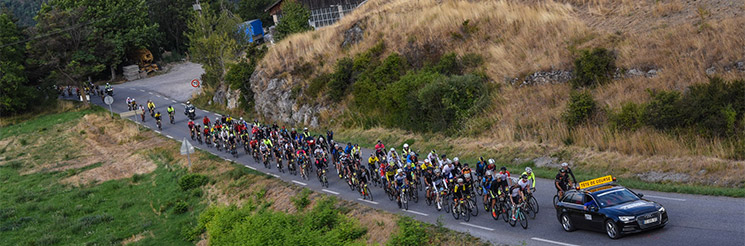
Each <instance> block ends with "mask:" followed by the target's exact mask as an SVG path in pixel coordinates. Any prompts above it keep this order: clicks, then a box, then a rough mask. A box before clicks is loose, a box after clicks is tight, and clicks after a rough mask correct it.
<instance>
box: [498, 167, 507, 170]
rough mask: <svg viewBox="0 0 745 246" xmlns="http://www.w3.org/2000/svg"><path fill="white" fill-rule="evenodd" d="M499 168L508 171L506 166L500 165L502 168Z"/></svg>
mask: <svg viewBox="0 0 745 246" xmlns="http://www.w3.org/2000/svg"><path fill="white" fill-rule="evenodd" d="M499 170H502V171H507V167H505V166H503V167H500V168H499Z"/></svg>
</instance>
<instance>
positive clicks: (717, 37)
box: [254, 0, 745, 188]
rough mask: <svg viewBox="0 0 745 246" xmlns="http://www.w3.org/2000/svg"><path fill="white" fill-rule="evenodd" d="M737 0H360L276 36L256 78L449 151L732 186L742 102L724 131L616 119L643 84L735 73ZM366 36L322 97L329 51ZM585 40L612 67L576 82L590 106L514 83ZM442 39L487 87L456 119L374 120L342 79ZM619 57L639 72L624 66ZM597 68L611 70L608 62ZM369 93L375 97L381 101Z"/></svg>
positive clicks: (361, 126)
mask: <svg viewBox="0 0 745 246" xmlns="http://www.w3.org/2000/svg"><path fill="white" fill-rule="evenodd" d="M743 11H745V2H742V1H724V2H723V1H713V0H711V1H708V0H707V1H695V2H691V1H682V0H671V1H652V0H644V1H625V0H623V1H622V0H619V1H611V0H595V1H577V0H565V1H434V0H431V1H430V0H421V1H404V0H371V1H368V2H367V3H366V4H365V5H363V6H361V7H360V8H359V9H357V10H356V11H354V12H353V13H352V14H351V15H348V16H346V17H345V18H344V19H342V20H341V21H340V22H339V23H337V24H336V25H332V26H329V27H326V28H322V29H320V30H317V31H312V32H306V33H302V34H298V35H294V36H291V37H288V38H287V39H286V40H283V41H282V42H279V43H277V44H276V45H275V46H273V47H272V48H270V49H269V51H268V53H267V55H266V57H265V58H264V59H263V60H262V62H261V63H260V64H259V66H258V68H257V70H259V71H262V72H265V73H266V76H267V77H269V78H284V79H287V81H288V82H289V84H290V85H289V86H288V85H283V86H285V87H288V88H292V89H293V94H292V95H293V98H297V101H296V102H297V103H298V104H300V105H302V104H310V105H323V106H325V110H323V111H322V112H321V113H320V114H319V116H320V118H321V120H320V121H321V122H322V123H321V125H329V126H333V127H336V128H340V127H341V128H342V129H345V130H346V131H349V132H354V134H356V136H359V135H360V134H362V135H364V136H369V138H367V139H365V141H366V142H372V141H374V140H375V139H377V138H381V136H380V134H382V133H381V132H390V130H381V129H379V128H376V127H383V128H386V129H391V128H402V129H407V130H410V129H417V130H415V131H414V132H415V133H414V134H412V133H411V132H408V131H405V132H402V134H407V135H408V136H409V137H408V138H417V139H423V141H424V142H422V144H421V146H435V145H437V144H438V143H439V142H433V141H430V140H429V139H441V141H451V142H454V143H456V145H458V149H459V150H460V151H462V152H465V153H478V155H484V156H489V157H496V158H498V159H501V160H503V161H505V162H506V163H514V164H520V163H523V162H525V161H532V160H533V159H534V158H536V157H547V158H551V157H553V158H554V159H553V165H555V164H556V162H560V161H569V162H571V163H574V165H576V166H577V167H578V168H577V169H584V170H587V171H591V172H595V171H603V170H605V171H606V172H611V173H612V174H614V175H618V176H622V177H625V178H635V179H640V180H643V181H645V182H653V183H667V182H673V183H684V184H699V185H706V186H719V187H730V188H735V187H740V188H741V187H744V186H745V179H743V178H742V177H745V162H743V161H742V156H743V155H741V153H742V152H743V150H745V141H742V139H745V134H743V131H742V125H743V122H745V120H743V116H744V115H745V114H743V113H745V112H743V110H742V109H739V108H737V107H739V106H737V105H734V104H732V106H733V107H735V108H737V109H733V110H732V112H734V116H733V117H734V118H733V121H732V122H733V124H732V125H731V126H730V127H731V128H730V129H732V130H731V131H732V133H731V134H730V133H728V134H725V135H726V136H725V135H716V134H709V133H708V129H706V128H707V127H706V126H704V127H702V126H700V125H701V124H698V123H697V122H703V121H705V120H701V119H693V118H685V119H679V120H680V121H681V122H682V121H686V122H689V123H685V124H680V125H679V126H677V125H676V126H675V127H671V128H666V127H660V126H659V125H653V124H646V123H642V124H639V125H634V127H632V128H629V129H627V128H624V127H620V128H619V127H618V124H617V123H618V122H617V120H618V119H619V118H618V117H619V115H622V114H621V113H622V106H623V105H627V104H636V105H642V107H644V105H647V104H648V103H650V102H652V101H653V100H654V98H653V96H652V95H653V94H654V93H650V92H665V91H673V92H678V93H681V94H684V93H685V92H687V91H690V90H691V89H690V88H692V86H694V85H698V84H706V83H708V81H709V78H710V77H711V76H719V77H722V78H724V79H725V80H729V81H731V80H734V79H738V78H743V77H745V67H743V63H742V62H743V61H745V29H742V28H740V27H741V26H743V24H745V16H743V15H742V14H741V13H742V12H743ZM356 27H359V28H360V29H362V30H363V34H362V36H361V37H362V41H360V42H359V43H357V44H353V45H348V46H344V47H343V46H342V44H343V42H344V41H345V35H346V36H347V37H349V35H350V32H348V31H349V30H352V29H355V28H356ZM351 33H354V32H351ZM380 42H384V44H385V47H384V49H383V50H382V51H381V52H379V53H380V55H378V57H379V58H378V59H379V60H378V61H376V60H374V59H373V60H372V62H371V63H370V64H373V65H371V66H372V67H373V68H372V69H371V68H370V66H366V67H363V68H361V69H357V68H356V67H354V66H352V67H353V69H352V71H351V72H350V74H352V79H350V80H349V81H350V82H349V85H348V87H342V91H343V92H344V93H345V96H344V98H343V99H342V100H333V93H335V92H334V91H335V90H337V88H336V87H333V86H332V84H333V83H332V81H335V80H336V77H334V76H337V75H343V74H344V73H340V72H339V71H344V70H343V69H340V68H343V66H340V64H342V65H343V63H340V61H344V59H352V60H353V61H357V60H358V58H359V57H364V56H365V54H367V53H369V52H370V51H371V50H375V46H376V45H378V44H379V43H380ZM592 48H605V49H607V50H610V51H611V54H612V56H613V57H614V64H615V67H618V70H617V71H618V73H620V74H622V75H621V76H618V78H615V79H610V80H609V81H608V82H605V83H602V84H600V85H597V86H587V87H582V88H579V90H582V91H586V92H587V93H589V95H590V96H591V98H592V99H593V100H594V102H595V103H594V105H595V107H594V109H595V110H593V112H592V114H591V115H590V116H589V117H587V118H583V120H581V121H580V124H578V125H577V126H573V125H572V126H570V125H567V123H566V117H564V114H565V112H566V111H567V105H569V104H570V102H569V98H570V94H572V93H573V91H577V89H573V88H572V86H570V85H569V84H568V83H561V82H559V83H536V84H527V85H522V84H521V83H519V81H522V79H524V78H526V76H527V75H532V74H534V73H536V72H542V71H570V72H572V71H574V69H575V64H574V61H575V59H577V58H578V57H580V56H581V54H582V51H583V50H589V49H592ZM449 53H455V54H457V55H458V56H459V57H469V56H471V55H474V54H475V55H477V56H478V57H479V59H480V60H481V61H482V62H481V63H478V64H477V65H476V66H474V67H468V68H469V69H470V70H469V71H468V73H475V74H481V75H485V77H486V78H487V80H485V81H486V83H490V84H493V85H496V87H497V88H498V90H497V91H496V92H495V93H492V94H491V98H492V99H491V103H490V104H489V105H488V106H487V107H483V108H482V111H481V112H478V111H474V113H471V114H468V115H466V117H463V118H464V119H463V120H462V122H460V123H459V122H456V123H458V124H454V125H455V126H458V127H457V130H456V131H439V133H437V132H435V133H426V134H422V133H416V132H422V129H423V128H421V127H420V128H411V127H405V126H403V125H402V124H399V125H394V126H392V125H391V124H390V123H386V122H385V121H382V122H381V121H379V120H377V119H379V118H381V117H384V115H385V114H388V113H391V112H393V111H390V110H380V109H376V110H379V111H375V110H370V109H368V108H365V104H361V103H360V100H358V97H359V96H358V95H357V94H355V93H354V92H355V90H356V87H359V85H358V83H357V82H358V81H362V80H355V77H354V76H356V74H360V75H364V74H365V73H366V72H365V71H370V70H375V69H376V67H377V66H378V65H379V64H385V59H387V58H389V57H390V56H391V55H399V56H400V57H402V60H403V61H405V62H404V63H405V64H406V65H405V66H404V69H402V70H400V71H401V74H407V73H420V71H422V70H425V71H428V70H427V69H428V66H429V65H432V64H437V63H439V62H441V61H442V59H443V57H446V55H447V54H449ZM359 60H360V61H365V60H364V59H359ZM355 64H357V63H355ZM355 66H356V65H355ZM741 67H743V68H741ZM628 71H642V72H641V75H636V76H624V75H623V74H627V73H628ZM647 72H649V73H647ZM609 73H610V74H611V77H613V74H614V73H616V71H615V70H614V71H610V72H609ZM363 77H364V76H363ZM436 80H437V79H435V81H436ZM327 81H328V84H326V82H327ZM394 81H395V80H394ZM514 81H518V83H513V82H514ZM391 84H393V83H391ZM425 84H426V83H425ZM254 86H256V85H254ZM262 86H266V85H258V86H257V87H258V91H256V93H261V90H262V88H263V87H262ZM383 87H384V88H386V86H383ZM381 91H385V92H388V90H381ZM309 94H310V96H309ZM413 94H415V95H417V94H418V95H419V97H420V98H421V96H422V95H423V94H422V93H421V91H414V93H413ZM329 95H331V97H329ZM383 95H386V94H383ZM683 96H684V97H685V95H683ZM379 100H381V101H378V103H380V104H385V103H387V102H386V101H388V99H387V98H384V97H381V98H380V99H379ZM707 100H708V99H707ZM337 101H338V102H337ZM409 101H410V100H409ZM698 102H700V100H699V101H696V102H695V103H698ZM695 103H694V104H695ZM724 103H725V104H724V105H722V107H725V108H726V106H727V104H726V103H727V102H724ZM369 104H370V103H368V104H367V105H369ZM702 105H703V104H695V105H693V106H702ZM717 105H719V104H717ZM738 105H739V104H738ZM360 106H362V107H360ZM689 106H690V105H689ZM717 107H719V106H717ZM414 108H416V109H421V107H418V106H417V107H414ZM385 109H389V108H385ZM629 110H630V109H629ZM722 110H724V109H722ZM627 111H628V110H627ZM637 111H638V110H637ZM637 111H634V112H637ZM370 112H373V113H370ZM375 112H378V113H375ZM629 112H631V111H629ZM721 112H725V111H721ZM726 112H731V111H726ZM641 113H643V112H640V114H641ZM712 114H720V110H719V108H716V110H714V111H713V113H709V114H708V115H704V117H713V116H711V115H712ZM721 114H723V115H728V114H725V113H721ZM632 115H633V114H632ZM723 117H724V116H723ZM370 118H372V119H373V120H370ZM410 118H411V119H413V120H418V119H419V118H417V117H415V116H411V117H410ZM376 120H377V121H376ZM350 122H351V123H350ZM423 131H425V132H426V131H427V129H426V128H424V130H423ZM396 132H398V131H396ZM363 133H364V134H363ZM354 134H353V135H354ZM400 138H402V139H401V140H402V141H403V140H405V139H403V138H405V137H400ZM450 154H454V155H459V154H460V153H457V152H456V153H450Z"/></svg>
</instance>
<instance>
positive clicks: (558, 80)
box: [506, 68, 661, 87]
mask: <svg viewBox="0 0 745 246" xmlns="http://www.w3.org/2000/svg"><path fill="white" fill-rule="evenodd" d="M660 71H661V69H657V68H631V69H622V68H618V69H616V72H615V73H614V74H613V79H624V78H633V77H641V76H644V77H646V78H652V77H656V76H657V74H658V73H659V72H660ZM572 79H574V73H573V71H572V70H548V71H538V72H534V73H532V74H528V75H526V76H525V77H523V78H521V77H514V78H507V79H506V80H507V83H509V84H511V85H516V86H520V87H522V86H531V85H545V84H562V83H567V82H569V81H570V80H572Z"/></svg>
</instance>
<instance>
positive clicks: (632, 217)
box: [618, 216, 634, 222]
mask: <svg viewBox="0 0 745 246" xmlns="http://www.w3.org/2000/svg"><path fill="white" fill-rule="evenodd" d="M618 219H619V220H621V221H623V222H629V221H632V220H634V216H618Z"/></svg>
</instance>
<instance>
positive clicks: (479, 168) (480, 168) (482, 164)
mask: <svg viewBox="0 0 745 246" xmlns="http://www.w3.org/2000/svg"><path fill="white" fill-rule="evenodd" d="M484 172H486V161H484V157H483V156H482V157H479V161H478V162H476V175H478V176H479V177H483V176H484Z"/></svg>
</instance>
